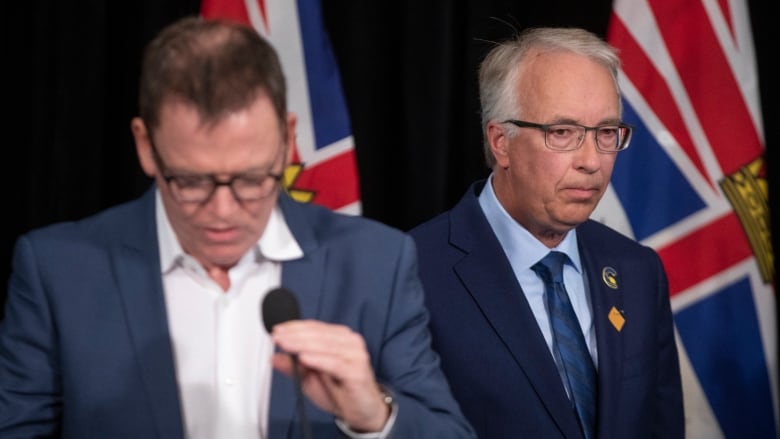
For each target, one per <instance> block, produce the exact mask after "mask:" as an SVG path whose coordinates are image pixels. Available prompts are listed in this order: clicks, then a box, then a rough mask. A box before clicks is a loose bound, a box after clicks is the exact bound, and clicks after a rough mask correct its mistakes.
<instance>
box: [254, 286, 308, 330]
mask: <svg viewBox="0 0 780 439" xmlns="http://www.w3.org/2000/svg"><path fill="white" fill-rule="evenodd" d="M262 317H263V324H264V325H265V330H266V331H268V332H269V333H270V332H271V329H272V328H273V327H274V325H276V324H277V323H283V322H286V321H288V320H297V319H300V318H301V310H300V308H299V306H298V299H297V298H296V297H295V294H293V293H292V291H290V290H288V289H287V288H283V287H279V288H274V289H273V290H271V291H269V292H268V294H266V295H265V298H264V299H263V305H262Z"/></svg>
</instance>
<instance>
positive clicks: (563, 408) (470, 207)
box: [450, 185, 580, 437]
mask: <svg viewBox="0 0 780 439" xmlns="http://www.w3.org/2000/svg"><path fill="white" fill-rule="evenodd" d="M481 187H482V185H479V186H477V185H475V186H472V188H471V189H470V191H469V193H468V194H467V196H466V197H465V198H464V200H462V201H461V202H460V203H459V204H458V205H456V206H455V208H453V213H452V215H451V216H450V218H451V220H452V230H451V235H450V239H451V244H452V245H454V246H456V247H459V248H460V249H461V250H463V251H464V252H465V255H464V257H463V259H462V260H461V261H460V262H459V263H458V264H457V265H456V266H455V271H456V273H457V274H458V276H459V277H460V278H461V280H462V281H463V284H464V285H465V287H466V289H467V290H468V291H469V293H470V294H471V296H472V297H473V298H474V300H475V302H476V303H477V304H478V306H479V307H480V309H481V311H482V312H483V313H484V315H485V317H486V318H487V319H488V320H489V321H490V323H491V326H492V327H493V328H494V329H495V335H496V336H497V337H499V338H500V339H501V340H502V342H503V343H504V345H505V346H506V347H507V349H508V350H509V351H510V352H511V354H512V357H513V358H514V359H515V361H516V362H517V365H518V367H519V369H520V370H519V371H518V373H522V374H524V375H525V376H526V377H527V379H528V381H529V383H530V384H531V386H533V387H534V388H535V389H536V394H537V395H539V398H540V399H541V400H542V403H543V404H544V405H545V407H546V408H547V410H548V411H549V413H550V414H551V416H552V417H553V419H555V421H556V423H557V424H558V425H559V427H560V429H561V431H562V432H563V433H564V436H565V437H578V436H579V434H580V433H579V426H578V425H577V424H576V419H575V418H574V415H573V412H572V410H571V408H570V405H569V400H568V397H567V396H566V392H565V390H564V388H563V385H562V383H561V380H560V377H559V375H558V372H557V368H556V366H555V362H554V360H553V358H552V355H550V350H549V348H548V347H547V343H546V342H545V341H544V336H543V335H542V333H541V331H540V329H539V326H538V325H537V324H536V319H535V318H534V316H533V313H532V311H531V308H530V306H529V305H528V301H527V300H526V299H525V295H524V293H523V291H522V289H521V288H520V285H519V283H518V282H517V278H516V277H515V275H514V271H512V267H511V266H510V263H509V261H508V259H507V258H506V257H505V256H504V251H503V248H501V245H500V244H499V242H498V239H497V238H496V236H495V234H494V233H493V231H492V229H491V227H490V225H489V223H488V222H487V219H486V218H485V216H484V214H483V212H482V209H481V208H480V207H479V203H478V201H477V194H478V193H479V191H480V190H481Z"/></svg>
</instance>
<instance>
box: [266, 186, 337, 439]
mask: <svg viewBox="0 0 780 439" xmlns="http://www.w3.org/2000/svg"><path fill="white" fill-rule="evenodd" d="M279 206H280V207H281V208H282V212H283V213H284V219H285V222H286V223H287V226H288V227H289V228H290V231H292V234H293V236H295V239H296V241H298V245H299V246H300V247H301V249H302V250H303V257H302V258H300V259H296V260H294V261H287V262H284V263H282V286H284V287H285V288H287V289H289V290H290V291H292V292H293V293H294V294H295V295H296V297H297V298H298V302H299V305H300V308H301V317H302V318H304V319H310V318H316V317H317V310H318V309H319V302H320V299H321V297H322V294H321V288H322V281H323V279H324V278H325V260H326V254H327V252H326V251H325V249H324V248H322V247H320V245H319V241H318V240H317V238H316V236H315V233H314V229H313V227H312V225H311V222H310V221H311V220H310V217H309V216H307V215H306V211H305V210H304V209H302V206H301V205H299V204H297V203H296V202H294V201H292V200H290V199H289V198H288V197H287V196H285V195H282V196H280V198H279ZM295 395H296V391H295V388H294V383H293V381H292V379H290V377H288V376H286V375H284V374H282V373H281V372H278V371H274V372H273V378H272V383H271V406H270V415H269V427H268V437H290V435H291V430H294V427H295V424H294V422H293V421H292V420H294V419H296V418H297V416H296V413H295V412H294V410H295V406H296V403H297V402H296V396H295ZM304 403H306V401H304Z"/></svg>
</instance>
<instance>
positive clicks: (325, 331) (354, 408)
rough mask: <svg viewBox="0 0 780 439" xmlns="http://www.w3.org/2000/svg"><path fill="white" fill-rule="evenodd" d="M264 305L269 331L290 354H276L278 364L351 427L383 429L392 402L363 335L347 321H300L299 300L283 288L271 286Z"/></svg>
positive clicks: (279, 368) (314, 400)
mask: <svg viewBox="0 0 780 439" xmlns="http://www.w3.org/2000/svg"><path fill="white" fill-rule="evenodd" d="M262 308H263V311H262V315H263V323H264V325H265V328H266V330H268V331H269V333H271V336H272V339H273V341H274V343H275V344H276V345H277V346H278V347H279V348H280V349H281V350H282V351H283V352H286V353H289V355H288V354H284V353H277V354H275V355H274V359H273V365H274V368H276V369H278V370H280V371H282V372H284V373H286V374H288V375H291V376H292V377H293V379H295V380H296V381H298V380H300V381H298V382H296V386H301V387H302V389H303V391H305V393H306V395H307V396H308V397H309V398H310V399H311V400H312V401H313V402H314V403H315V404H316V405H317V406H318V407H320V408H321V409H323V410H325V411H328V412H330V413H333V414H334V415H335V416H336V417H337V418H339V419H341V420H342V421H343V422H344V423H346V424H347V425H348V426H349V427H350V428H351V429H353V430H355V431H365V432H378V431H381V430H382V428H383V427H384V425H385V423H386V422H387V419H388V417H389V416H390V407H389V406H388V404H387V403H386V402H385V401H386V398H385V395H384V394H383V393H382V391H381V390H380V388H379V385H378V384H377V382H376V379H375V377H374V371H373V369H372V367H371V359H370V357H369V354H368V351H367V350H366V345H365V341H364V339H363V337H362V336H361V335H360V334H358V333H357V332H354V331H352V330H351V329H350V328H349V327H347V326H344V325H337V324H331V323H326V322H321V321H316V320H300V310H299V308H298V301H297V299H296V298H295V295H294V294H293V293H292V292H290V291H289V290H287V289H285V288H277V289H274V290H272V291H270V292H269V293H268V294H267V295H266V297H265V299H264V300H263V306H262ZM299 389H300V387H299ZM299 396H300V395H299ZM299 399H300V403H301V404H303V401H302V398H299ZM301 410H302V406H301ZM304 416H305V414H302V419H304Z"/></svg>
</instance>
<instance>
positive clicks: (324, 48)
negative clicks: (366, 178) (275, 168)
mask: <svg viewBox="0 0 780 439" xmlns="http://www.w3.org/2000/svg"><path fill="white" fill-rule="evenodd" d="M201 15H202V16H203V17H206V18H229V19H232V20H237V21H240V22H242V23H245V24H248V25H251V26H252V27H253V28H254V29H256V30H257V32H258V33H260V34H261V35H262V36H264V37H265V38H266V39H267V40H268V41H270V42H271V44H272V45H273V46H274V47H275V48H276V50H277V53H278V54H279V58H280V60H281V63H282V69H283V70H284V73H285V76H286V79H287V93H288V96H287V106H288V109H289V111H292V112H293V113H295V114H296V115H297V116H298V126H297V132H296V135H297V143H298V150H297V151H296V153H295V157H294V160H293V162H294V163H293V164H292V165H291V166H289V167H288V168H287V169H286V170H285V178H284V184H285V188H286V189H287V192H288V193H289V194H290V195H291V196H292V197H293V198H294V199H296V200H298V201H301V202H312V203H316V204H320V205H323V206H326V207H329V208H331V209H334V210H338V211H340V212H344V213H351V214H360V213H361V210H362V209H361V204H360V188H359V181H358V172H357V164H356V160H355V148H354V141H353V137H352V128H351V125H350V122H349V115H348V112H347V105H346V102H345V100H344V94H343V92H342V88H341V78H340V76H339V71H338V66H337V64H336V60H335V57H334V55H333V51H332V49H331V46H330V40H329V39H328V36H327V33H326V31H325V27H324V24H323V20H322V11H321V7H320V0H297V1H294V0H203V1H202V2H201Z"/></svg>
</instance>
